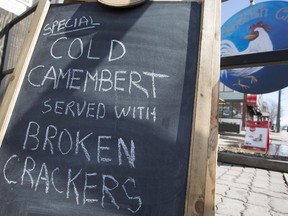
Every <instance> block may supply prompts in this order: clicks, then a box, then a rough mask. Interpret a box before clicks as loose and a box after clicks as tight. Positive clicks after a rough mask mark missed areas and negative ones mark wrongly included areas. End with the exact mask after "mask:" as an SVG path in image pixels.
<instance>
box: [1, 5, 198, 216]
mask: <svg viewBox="0 0 288 216" xmlns="http://www.w3.org/2000/svg"><path fill="white" fill-rule="evenodd" d="M200 11H201V5H200V4H198V3H191V2H190V3H180V2H178V3H176V2H170V3H167V2H166V3H164V2H147V3H145V4H143V5H141V6H138V7H135V8H129V9H117V8H109V7H105V6H102V5H100V4H97V3H82V4H70V5H51V7H50V9H49V12H48V14H47V17H46V19H45V23H44V25H43V27H42V30H41V33H40V36H39V38H38V41H37V44H36V48H35V49H34V52H33V55H32V58H31V60H30V62H29V66H28V70H27V71H26V75H25V79H24V82H23V84H22V86H21V90H20V93H19V96H18V99H17V102H16V105H15V107H14V110H13V113H12V117H11V119H10V122H9V126H8V129H7V131H6V134H5V137H4V140H3V143H2V146H1V149H0V169H1V173H0V176H1V177H0V194H1V195H0V215H3V216H18V215H21V216H23V215H25V216H26V215H27V216H36V215H37V216H60V215H61V216H63V215H69V216H80V215H81V216H82V215H101V216H102V215H109V216H113V215H143V216H147V215H149V216H150V215H151V216H154V215H155V216H156V215H157V216H163V215H165V216H179V215H183V214H184V208H185V193H186V178H187V172H188V161H189V149H190V136H191V124H192V123H191V122H192V114H193V101H194V94H195V79H196V71H197V60H198V56H197V55H198V44H199V31H200V30H199V29H200V17H201V14H200Z"/></svg>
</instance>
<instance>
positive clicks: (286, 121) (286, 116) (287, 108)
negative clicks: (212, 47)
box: [221, 0, 288, 126]
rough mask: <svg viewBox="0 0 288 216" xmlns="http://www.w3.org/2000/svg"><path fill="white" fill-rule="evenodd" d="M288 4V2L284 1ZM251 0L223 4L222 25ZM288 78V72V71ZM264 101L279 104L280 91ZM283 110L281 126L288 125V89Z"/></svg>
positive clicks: (283, 96) (287, 89) (284, 92)
mask: <svg viewBox="0 0 288 216" xmlns="http://www.w3.org/2000/svg"><path fill="white" fill-rule="evenodd" d="M269 1H273V0H254V2H255V3H256V4H257V3H260V2H269ZM282 1H285V2H288V0H282ZM249 6H250V0H228V1H226V2H223V3H222V5H221V23H222V24H224V23H225V22H226V21H227V20H228V19H229V18H230V17H232V16H233V15H234V14H236V13H237V12H239V11H240V10H242V9H244V8H246V7H249ZM287 76H288V71H287ZM262 96H263V101H265V102H267V103H276V104H278V91H276V92H272V93H268V94H263V95H262ZM281 109H282V117H281V121H280V124H281V126H284V125H288V87H286V88H284V89H282V90H281Z"/></svg>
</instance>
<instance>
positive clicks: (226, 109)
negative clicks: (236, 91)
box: [219, 101, 243, 119]
mask: <svg viewBox="0 0 288 216" xmlns="http://www.w3.org/2000/svg"><path fill="white" fill-rule="evenodd" d="M242 111H243V103H242V102H240V101H226V102H225V103H224V104H221V105H219V118H234V119H241V118H242V114H243V112H242Z"/></svg>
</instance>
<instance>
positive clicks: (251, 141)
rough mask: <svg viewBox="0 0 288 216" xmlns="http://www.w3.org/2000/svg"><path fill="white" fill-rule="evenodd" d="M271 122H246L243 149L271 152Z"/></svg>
mask: <svg viewBox="0 0 288 216" xmlns="http://www.w3.org/2000/svg"><path fill="white" fill-rule="evenodd" d="M269 128H270V126H269V121H253V120H248V121H247V122H246V134H245V142H244V145H243V147H244V148H248V149H254V150H261V151H268V150H269V140H270V135H269V132H270V130H269Z"/></svg>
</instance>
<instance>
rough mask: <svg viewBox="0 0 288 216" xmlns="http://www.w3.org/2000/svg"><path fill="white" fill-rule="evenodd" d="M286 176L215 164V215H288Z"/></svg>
mask: <svg viewBox="0 0 288 216" xmlns="http://www.w3.org/2000/svg"><path fill="white" fill-rule="evenodd" d="M285 176H286V178H285ZM287 179H288V176H287V174H285V173H281V172H274V171H269V170H264V169H258V168H250V167H243V166H238V165H231V164H225V163H221V162H220V163H218V167H217V180H216V183H217V185H216V216H238V215H239V216H285V215H286V216H287V215H288V187H287Z"/></svg>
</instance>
